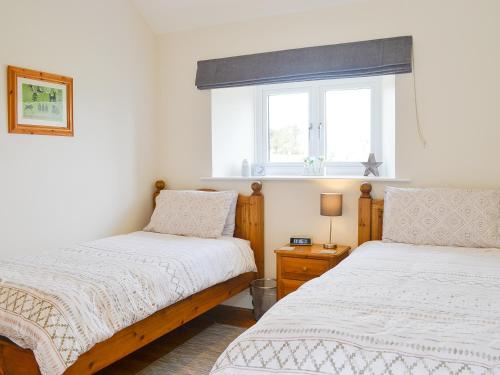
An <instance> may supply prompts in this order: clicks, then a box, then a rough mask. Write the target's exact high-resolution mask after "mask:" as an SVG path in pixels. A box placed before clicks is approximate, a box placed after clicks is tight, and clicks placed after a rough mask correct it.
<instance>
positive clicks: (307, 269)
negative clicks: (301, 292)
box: [280, 257, 330, 281]
mask: <svg viewBox="0 0 500 375" xmlns="http://www.w3.org/2000/svg"><path fill="white" fill-rule="evenodd" d="M329 269H330V263H329V262H328V261H327V260H323V259H304V258H293V257H282V259H281V275H280V276H281V277H282V278H284V279H292V280H304V281H307V280H310V279H313V278H315V277H318V276H321V275H322V274H323V273H325V272H326V271H328V270H329Z"/></svg>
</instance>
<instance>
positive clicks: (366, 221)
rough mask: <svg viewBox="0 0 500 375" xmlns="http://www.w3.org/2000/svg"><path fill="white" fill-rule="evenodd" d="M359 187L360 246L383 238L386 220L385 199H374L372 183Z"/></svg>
mask: <svg viewBox="0 0 500 375" xmlns="http://www.w3.org/2000/svg"><path fill="white" fill-rule="evenodd" d="M359 189H360V190H361V196H360V197H359V205H358V246H359V245H361V244H362V243H364V242H366V241H372V240H381V239H382V225H383V220H384V200H383V199H372V196H371V192H372V185H371V184H369V183H368V182H364V183H363V184H361V187H360V188H359Z"/></svg>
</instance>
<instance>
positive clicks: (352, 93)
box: [325, 89, 371, 162]
mask: <svg viewBox="0 0 500 375" xmlns="http://www.w3.org/2000/svg"><path fill="white" fill-rule="evenodd" d="M325 109H326V150H327V152H326V156H327V159H328V160H330V161H356V162H357V161H364V160H366V159H367V158H368V154H369V153H370V138H371V134H370V130H371V90H370V89H352V90H332V91H327V92H326V98H325Z"/></svg>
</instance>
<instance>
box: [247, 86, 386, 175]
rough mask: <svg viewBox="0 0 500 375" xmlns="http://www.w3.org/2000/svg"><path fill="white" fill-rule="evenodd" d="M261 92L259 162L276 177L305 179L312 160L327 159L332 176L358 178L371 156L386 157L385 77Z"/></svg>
mask: <svg viewBox="0 0 500 375" xmlns="http://www.w3.org/2000/svg"><path fill="white" fill-rule="evenodd" d="M256 90H257V116H256V130H257V132H256V134H257V137H256V160H257V162H259V163H263V164H265V165H266V169H267V170H268V172H270V174H278V175H279V174H292V175H295V174H302V172H303V164H304V159H305V158H307V157H321V158H323V159H324V160H325V165H326V168H327V174H336V173H343V174H345V173H349V168H350V169H351V173H358V169H359V168H360V162H361V161H365V160H366V159H367V158H368V155H369V154H370V152H375V153H376V154H377V155H380V152H381V143H382V140H381V121H382V119H381V93H382V77H369V78H361V79H360V78H356V79H345V80H332V81H313V82H301V83H290V84H280V85H268V86H257V87H256ZM354 169H355V170H356V171H354Z"/></svg>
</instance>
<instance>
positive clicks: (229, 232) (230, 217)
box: [222, 193, 238, 237]
mask: <svg viewBox="0 0 500 375" xmlns="http://www.w3.org/2000/svg"><path fill="white" fill-rule="evenodd" d="M237 203H238V194H237V193H235V194H234V199H233V200H232V201H231V207H230V208H229V213H228V214H227V218H226V224H224V229H223V230H222V235H223V236H229V237H233V236H234V229H235V227H236V204H237Z"/></svg>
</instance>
